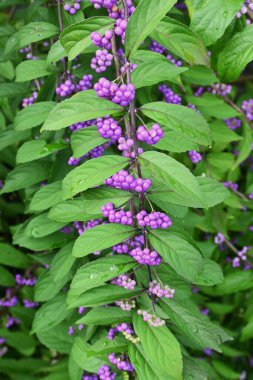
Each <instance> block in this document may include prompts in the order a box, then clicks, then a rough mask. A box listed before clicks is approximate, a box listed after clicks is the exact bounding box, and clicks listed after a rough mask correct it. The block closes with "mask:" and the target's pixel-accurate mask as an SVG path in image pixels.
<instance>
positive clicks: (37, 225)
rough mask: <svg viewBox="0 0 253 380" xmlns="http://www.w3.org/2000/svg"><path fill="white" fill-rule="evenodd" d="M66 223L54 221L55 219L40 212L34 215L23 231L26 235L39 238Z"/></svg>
mask: <svg viewBox="0 0 253 380" xmlns="http://www.w3.org/2000/svg"><path fill="white" fill-rule="evenodd" d="M65 224H66V223H61V222H56V221H55V220H50V219H48V217H47V214H46V213H44V214H40V215H37V216H35V217H34V218H33V219H32V220H31V221H30V222H29V223H28V225H27V227H26V229H25V233H26V235H27V236H31V237H35V238H40V237H43V236H47V235H50V234H52V233H53V232H56V231H58V230H60V229H61V228H62V227H63V226H65Z"/></svg>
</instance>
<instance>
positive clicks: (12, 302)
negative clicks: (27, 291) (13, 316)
mask: <svg viewBox="0 0 253 380" xmlns="http://www.w3.org/2000/svg"><path fill="white" fill-rule="evenodd" d="M17 303H18V299H17V297H16V296H14V295H12V289H11V288H7V289H6V291H5V296H4V298H2V299H0V306H2V307H7V308H9V307H13V306H16V305H17Z"/></svg>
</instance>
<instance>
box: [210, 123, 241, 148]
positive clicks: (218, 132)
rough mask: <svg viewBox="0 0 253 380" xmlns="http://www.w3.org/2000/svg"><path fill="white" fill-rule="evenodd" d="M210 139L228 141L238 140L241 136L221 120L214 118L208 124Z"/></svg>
mask: <svg viewBox="0 0 253 380" xmlns="http://www.w3.org/2000/svg"><path fill="white" fill-rule="evenodd" d="M210 128H211V134H212V140H213V141H214V142H217V143H227V144H228V143H230V142H232V141H240V140H242V137H241V136H239V135H238V134H237V133H235V132H234V131H232V130H231V129H229V128H228V127H227V126H226V124H225V123H224V122H222V121H221V120H215V121H213V122H212V123H211V124H210Z"/></svg>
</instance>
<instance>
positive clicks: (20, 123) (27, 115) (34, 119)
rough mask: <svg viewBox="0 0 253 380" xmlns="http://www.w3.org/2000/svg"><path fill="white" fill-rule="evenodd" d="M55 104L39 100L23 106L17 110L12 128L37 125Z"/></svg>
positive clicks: (28, 127)
mask: <svg viewBox="0 0 253 380" xmlns="http://www.w3.org/2000/svg"><path fill="white" fill-rule="evenodd" d="M55 106H56V103H55V102H50V101H48V102H39V103H35V104H32V105H31V106H29V107H25V108H24V109H22V110H21V111H19V112H18V113H17V115H16V117H15V119H14V128H15V129H16V130H17V131H24V130H26V129H30V128H34V127H37V126H38V125H40V124H42V123H43V122H44V121H45V120H46V118H47V117H48V115H49V113H50V112H51V111H52V109H53V108H54V107H55Z"/></svg>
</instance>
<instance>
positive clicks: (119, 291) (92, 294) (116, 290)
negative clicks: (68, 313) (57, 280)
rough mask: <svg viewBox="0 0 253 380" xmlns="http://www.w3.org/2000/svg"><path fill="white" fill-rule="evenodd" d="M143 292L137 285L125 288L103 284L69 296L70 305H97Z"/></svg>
mask: <svg viewBox="0 0 253 380" xmlns="http://www.w3.org/2000/svg"><path fill="white" fill-rule="evenodd" d="M139 293H142V289H141V288H137V287H135V289H134V290H129V289H124V288H122V287H120V286H115V285H102V286H99V287H98V288H94V289H90V290H88V292H85V293H83V294H81V295H80V296H79V297H76V296H74V297H70V296H69V297H68V299H67V303H68V305H69V307H71V308H73V307H79V306H85V307H97V306H102V305H106V304H108V303H112V302H115V301H120V300H124V299H128V298H131V297H134V296H136V295H137V294H139Z"/></svg>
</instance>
